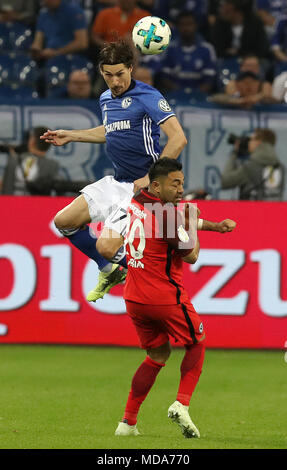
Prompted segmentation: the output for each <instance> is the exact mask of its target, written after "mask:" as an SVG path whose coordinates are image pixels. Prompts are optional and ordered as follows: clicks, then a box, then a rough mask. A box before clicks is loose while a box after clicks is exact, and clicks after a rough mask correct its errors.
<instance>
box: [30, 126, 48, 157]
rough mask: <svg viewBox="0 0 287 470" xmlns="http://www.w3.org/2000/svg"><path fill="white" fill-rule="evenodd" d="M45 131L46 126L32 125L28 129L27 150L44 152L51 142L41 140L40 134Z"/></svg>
mask: <svg viewBox="0 0 287 470" xmlns="http://www.w3.org/2000/svg"><path fill="white" fill-rule="evenodd" d="M46 131H47V127H41V126H39V127H34V128H33V129H31V130H30V131H29V138H28V151H29V152H31V153H34V152H35V151H37V153H38V152H40V153H41V154H43V155H45V153H46V152H47V151H48V149H49V148H50V146H51V144H50V143H48V142H45V140H41V139H40V136H41V135H43V134H44V133H45V132H46Z"/></svg>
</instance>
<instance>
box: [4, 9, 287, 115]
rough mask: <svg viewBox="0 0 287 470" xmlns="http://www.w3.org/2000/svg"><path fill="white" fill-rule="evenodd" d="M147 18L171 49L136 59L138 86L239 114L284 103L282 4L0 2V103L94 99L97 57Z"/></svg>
mask: <svg viewBox="0 0 287 470" xmlns="http://www.w3.org/2000/svg"><path fill="white" fill-rule="evenodd" d="M150 14H152V15H156V16H160V17H162V18H164V19H165V20H167V21H168V23H169V25H170V26H171V29H172V41H171V44H170V46H169V48H168V49H167V51H166V52H164V53H162V54H160V55H157V56H143V55H140V54H139V56H138V60H137V66H136V67H135V70H134V77H135V78H136V79H139V80H142V81H144V82H146V83H149V84H152V85H155V86H156V87H157V88H158V89H159V90H160V91H162V92H163V93H168V94H173V95H175V96H180V95H183V94H195V95H197V96H198V99H200V98H201V97H203V98H204V99H205V98H206V96H208V99H210V100H211V101H214V102H217V103H220V104H224V105H231V106H236V107H241V108H250V107H252V106H254V105H256V104H257V103H264V104H268V103H284V102H287V0H140V1H136V0H99V1H95V0H69V1H67V0H0V84H1V86H0V98H1V97H5V98H15V97H16V98H17V97H20V98H26V97H27V98H38V97H41V98H46V97H52V98H70V99H89V98H92V97H98V96H99V95H100V93H101V92H102V91H103V90H104V89H105V88H106V87H105V84H104V83H103V80H102V78H101V75H100V74H99V71H98V67H97V57H98V52H99V49H100V48H101V47H102V45H103V44H104V43H105V42H109V41H113V40H116V39H117V38H120V37H127V38H130V37H131V31H132V28H133V26H134V24H135V23H136V22H137V21H138V20H139V19H140V18H142V17H144V16H147V15H150ZM285 97H286V99H285Z"/></svg>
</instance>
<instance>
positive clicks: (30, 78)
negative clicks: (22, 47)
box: [10, 53, 39, 84]
mask: <svg viewBox="0 0 287 470" xmlns="http://www.w3.org/2000/svg"><path fill="white" fill-rule="evenodd" d="M10 58H11V59H12V61H13V69H12V70H13V73H12V80H13V82H19V83H22V84H23V83H26V84H28V83H29V84H35V83H36V82H37V80H38V75H39V70H38V67H37V63H36V62H35V60H32V59H31V58H30V57H29V56H27V55H23V54H15V53H11V54H10Z"/></svg>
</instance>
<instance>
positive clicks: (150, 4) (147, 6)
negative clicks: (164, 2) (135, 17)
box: [137, 0, 158, 15]
mask: <svg viewBox="0 0 287 470" xmlns="http://www.w3.org/2000/svg"><path fill="white" fill-rule="evenodd" d="M157 3H158V0H138V1H137V5H138V7H139V8H142V9H143V10H147V11H149V14H150V15H155V12H156V10H155V8H156V4H157Z"/></svg>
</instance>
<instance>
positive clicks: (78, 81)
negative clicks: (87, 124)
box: [66, 70, 92, 100]
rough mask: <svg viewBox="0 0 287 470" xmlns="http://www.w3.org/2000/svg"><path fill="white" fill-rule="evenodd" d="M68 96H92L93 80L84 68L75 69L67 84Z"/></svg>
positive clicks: (88, 97)
mask: <svg viewBox="0 0 287 470" xmlns="http://www.w3.org/2000/svg"><path fill="white" fill-rule="evenodd" d="M66 98H72V99H75V100H88V99H90V98H92V82H91V77H90V75H89V74H88V73H87V72H85V71H84V70H74V71H73V72H72V73H71V74H70V76H69V81H68V84H67V93H66Z"/></svg>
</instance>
